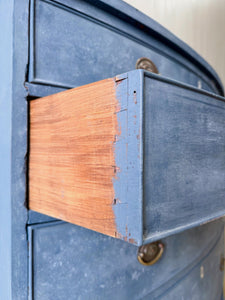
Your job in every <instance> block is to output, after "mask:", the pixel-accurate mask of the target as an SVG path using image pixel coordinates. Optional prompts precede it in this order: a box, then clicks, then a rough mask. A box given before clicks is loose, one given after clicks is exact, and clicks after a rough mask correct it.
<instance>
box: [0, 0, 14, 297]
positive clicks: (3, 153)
mask: <svg viewBox="0 0 225 300" xmlns="http://www.w3.org/2000/svg"><path fill="white" fill-rule="evenodd" d="M0 40H1V47H0V66H1V67H0V72H1V73H0V79H1V80H0V83H1V84H0V137H1V140H0V165H1V168H0V298H2V299H3V298H4V299H11V297H12V278H11V269H12V257H11V254H12V244H11V243H12V241H11V234H12V217H11V216H12V213H11V130H12V123H11V122H12V77H13V75H12V69H13V66H12V64H13V62H12V53H13V1H12V0H11V1H7V2H3V1H1V2H0Z"/></svg>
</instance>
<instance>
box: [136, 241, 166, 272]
mask: <svg viewBox="0 0 225 300" xmlns="http://www.w3.org/2000/svg"><path fill="white" fill-rule="evenodd" d="M163 251H164V245H163V243H162V242H154V243H150V244H147V245H143V246H141V247H139V249H138V256H137V258H138V261H139V263H141V264H142V265H144V266H151V265H154V264H155V263H156V262H157V261H158V260H159V259H160V258H161V256H162V254H163Z"/></svg>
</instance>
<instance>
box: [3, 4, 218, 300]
mask: <svg viewBox="0 0 225 300" xmlns="http://www.w3.org/2000/svg"><path fill="white" fill-rule="evenodd" d="M35 2H36V6H35ZM59 2H61V4H62V5H61V4H60V3H59ZM35 7H36V8H35ZM34 9H35V14H34V15H33V14H32V12H34ZM0 16H1V17H0V24H1V26H0V37H1V42H2V43H1V47H0V64H1V71H0V72H1V73H0V74H1V75H0V76H1V84H2V85H1V89H0V133H1V142H0V161H1V169H0V185H1V189H0V228H1V229H0V266H1V267H0V299H3V300H6V299H7V300H11V299H13V300H17V299H18V300H23V299H24V300H25V299H27V297H28V290H29V297H30V300H31V299H35V300H38V299H41V300H43V299H46V300H47V299H50V300H51V299H54V300H55V299H60V300H63V299H74V298H76V299H90V298H91V299H140V298H145V299H158V298H160V297H161V298H162V297H163V299H168V300H172V299H173V300H174V299H176V297H178V299H180V298H182V297H183V299H189V298H187V297H188V296H189V294H190V290H191V288H192V287H193V291H192V295H193V296H194V297H196V299H200V298H201V296H202V295H204V299H207V300H211V299H217V298H218V299H219V298H220V295H221V294H222V279H223V273H222V272H221V271H220V270H219V262H220V258H221V255H222V254H223V252H224V250H223V226H224V224H223V220H222V219H220V220H218V221H215V222H211V223H209V224H206V225H204V226H199V227H196V228H192V229H191V230H186V231H184V232H183V233H180V234H176V235H173V236H171V237H168V238H166V239H163V242H164V243H165V245H166V250H165V252H164V255H163V257H162V259H161V260H160V261H159V262H158V263H157V264H156V265H154V266H153V267H150V268H146V267H144V266H142V265H140V264H139V263H138V262H137V259H136V255H137V247H136V246H134V245H131V244H129V243H125V242H124V241H121V240H116V239H113V238H110V237H107V236H104V235H101V234H98V233H95V232H93V231H90V230H86V229H84V228H81V227H78V226H74V225H71V224H66V223H63V222H56V221H54V220H53V219H51V218H49V217H46V216H44V215H41V214H37V213H35V212H30V215H29V221H28V214H27V209H26V207H25V201H26V152H27V102H26V96H27V95H29V96H32V97H42V96H46V95H49V94H52V93H55V92H58V91H61V90H65V89H66V88H68V87H75V86H78V85H81V84H86V83H89V82H93V81H96V80H100V79H103V78H107V77H111V76H115V74H119V73H124V72H128V71H130V70H132V69H134V66H135V62H136V60H137V59H138V58H139V57H141V56H149V58H151V59H152V60H153V61H154V62H155V63H156V65H157V67H158V68H159V70H160V73H161V74H162V75H163V76H168V77H170V78H173V79H176V80H180V81H182V82H184V83H187V84H191V85H193V86H197V84H198V81H199V80H200V81H201V83H202V87H203V89H205V90H208V91H212V92H215V93H218V94H223V88H222V86H221V83H220V80H219V79H218V77H217V75H216V74H215V73H214V71H213V70H212V69H211V67H210V66H209V65H208V64H207V63H205V62H204V60H203V59H202V58H200V57H199V56H198V55H196V53H195V52H194V51H193V50H191V49H190V48H189V47H188V46H187V45H185V44H183V43H182V42H181V41H179V40H178V39H177V38H175V37H174V36H173V35H172V34H170V33H169V32H168V31H167V30H165V29H164V28H162V27H161V26H160V25H159V24H157V23H156V22H154V21H153V20H151V19H149V18H148V17H146V16H144V15H143V14H141V13H140V12H138V11H136V10H135V9H134V8H131V7H130V6H129V5H127V4H125V3H124V2H122V1H119V0H109V1H100V0H98V1H91V0H90V1H82V0H76V1H74V0H61V1H53V0H52V1H49V0H46V1H41V0H36V1H31V5H30V15H29V1H25V0H21V1H11V0H9V1H5V2H3V1H2V2H1V4H0ZM29 20H30V23H29ZM29 26H30V28H29ZM29 29H30V31H29ZM92 31H93V32H94V35H93V36H90V33H91V32H92ZM28 32H30V36H29V37H28ZM93 37H94V38H93ZM29 39H30V40H29ZM33 42H34V43H33ZM28 52H29V56H30V57H29V60H28ZM27 68H28V71H29V72H28V73H29V74H28V75H29V76H27ZM135 74H136V73H132V74H131V73H130V74H129V77H130V82H128V83H127V92H128V93H127V98H126V99H127V101H132V99H133V98H132V97H133V94H132V93H133V91H132V88H133V86H136V87H137V88H136V92H137V99H142V98H143V97H145V96H144V95H146V94H145V93H144V94H143V91H144V90H145V88H146V86H144V89H143V90H142V89H141V87H142V84H141V83H140V76H141V75H140V74H141V73H140V72H137V74H139V75H137V76H136V75H135ZM26 80H27V81H30V82H29V83H26V86H27V91H26V88H25V86H24V85H25V81H26ZM164 81H165V80H164ZM166 82H167V83H168V80H167V79H166ZM123 84H125V83H123ZM168 84H169V83H168ZM169 85H170V84H169ZM172 85H173V88H171V90H170V91H171V92H172V90H173V91H175V86H176V85H177V83H176V84H175V83H173V84H172ZM178 85H179V84H178ZM154 87H155V88H156V85H154ZM121 89H122V87H121ZM138 91H139V92H138ZM155 92H156V90H155ZM118 93H119V90H118ZM121 93H123V89H122V91H121ZM165 94H166V92H165ZM203 96H204V97H206V96H207V95H206V94H204V92H202V97H203ZM207 97H208V96H207ZM210 97H211V96H210ZM214 100H215V99H214ZM214 100H213V101H214ZM138 103H139V104H138V105H139V108H140V112H141V111H142V108H141V102H138ZM127 104H128V103H127ZM129 104H130V103H129ZM128 106H129V105H128ZM132 109H133V108H132ZM132 109H131V110H129V112H128V113H127V120H128V118H129V117H131V119H132V114H130V115H129V113H130V112H131V111H132ZM210 112H211V109H210ZM209 114H210V113H209ZM118 117H119V119H120V116H119V115H118ZM142 117H143V116H142ZM144 119H145V118H144ZM144 119H142V118H141V114H140V115H139V119H138V122H139V125H140V124H141V123H142V124H144ZM129 120H130V119H129ZM219 120H222V119H221V116H220V117H219V118H217V121H218V122H219ZM120 121H121V124H122V126H124V127H125V124H124V123H122V121H123V118H122V120H121V119H120ZM129 123H130V121H129ZM131 123H132V122H131ZM132 128H133V130H135V128H136V127H132V126H131V127H130V129H129V128H128V127H127V131H128V130H132ZM219 132H220V133H221V131H219ZM130 133H131V135H132V134H134V133H136V132H135V131H134V132H130ZM144 133H145V131H143V135H144ZM217 134H218V133H217ZM221 134H222V133H221ZM221 137H222V135H221ZM143 141H144V139H143ZM118 142H120V141H118ZM126 142H127V143H128V144H129V140H128V139H127V141H126ZM137 146H138V143H135V147H136V148H135V149H136V150H135V152H132V153H133V154H135V153H136V154H137V153H138V152H140V153H141V152H142V151H143V154H144V156H143V157H145V151H146V150H145V149H144V148H143V149H141V148H137ZM121 147H124V144H123V143H122V144H121ZM218 149H219V148H218ZM220 149H221V148H220ZM211 152H212V151H211ZM211 152H210V153H211ZM132 153H131V154H130V155H129V156H128V157H130V158H131V161H132V162H133V161H134V159H133V157H132ZM136 154H135V157H136ZM216 155H217V157H218V158H219V157H221V156H220V153H218V152H217V153H216ZM117 159H118V158H117ZM118 163H119V164H120V165H123V161H122V159H121V160H120V159H118ZM215 164H219V163H218V161H216V160H215ZM144 165H145V164H144ZM141 166H142V164H141V160H140V161H139V163H138V164H137V165H134V167H135V168H136V169H138V170H139V171H138V172H139V176H137V177H135V176H134V174H133V173H132V172H131V170H132V166H131V167H130V169H129V168H128V169H127V171H126V175H127V177H126V176H124V173H123V170H122V169H121V170H122V171H121V173H118V177H119V176H120V178H121V179H122V180H124V181H127V183H126V184H127V185H128V182H130V180H131V181H132V180H133V181H132V182H134V185H133V186H131V189H129V192H130V194H131V197H130V198H129V201H128V202H127V203H129V206H128V208H126V216H127V218H126V221H124V220H123V219H122V217H123V213H124V212H123V213H122V212H121V211H119V208H118V209H117V208H115V214H116V215H117V217H118V219H120V221H119V222H118V224H117V226H118V228H119V230H120V231H121V232H122V233H123V234H124V235H126V234H127V232H129V233H131V235H132V236H133V237H135V239H136V241H137V242H138V243H141V241H142V234H143V231H142V230H144V233H145V230H146V231H147V230H148V231H150V230H155V229H156V228H157V226H159V227H158V228H160V230H162V231H163V230H164V229H165V228H166V227H165V226H166V225H168V224H165V223H163V222H162V220H161V221H160V220H159V221H158V223H157V222H155V223H154V224H153V223H151V220H147V219H146V216H145V213H144V214H143V212H144V210H142V209H141V208H142V207H143V208H144V207H145V208H148V207H149V204H151V199H150V198H148V197H146V194H145V193H143V191H142V189H140V188H138V189H136V188H135V189H134V190H132V188H134V187H135V185H136V186H139V187H140V185H141V182H140V178H142V174H141V168H142V167H141ZM222 166H223V164H221V167H222ZM123 176H124V177H123ZM145 176H146V175H145ZM125 177H126V178H125ZM114 184H116V188H117V187H118V186H117V184H118V183H114ZM218 184H220V181H218ZM119 192H121V191H119V190H118V193H119ZM142 193H143V197H144V201H143V203H142V201H141V200H140V199H141V198H142V196H141V195H142ZM121 196H122V198H123V195H121ZM207 197H208V196H205V199H206V200H207V199H208V198H207ZM133 199H135V201H133ZM217 199H218V198H217ZM215 203H216V202H214V204H215ZM156 204H157V203H156ZM217 204H218V203H217ZM188 205H191V202H190V203H188ZM150 206H151V205H150ZM116 207H117V206H116ZM118 207H119V206H118ZM121 207H122V205H121ZM214 208H215V207H214ZM218 208H220V207H219V206H218ZM185 209H186V211H188V210H187V207H186V208H185ZM207 209H208V208H207V205H206V209H205V210H204V211H205V212H206V211H207ZM150 210H151V209H150ZM145 211H147V210H145ZM142 214H143V218H142ZM201 217H202V216H201ZM28 222H29V223H30V224H33V223H39V224H36V225H29V226H28V236H27V235H26V234H27V231H26V226H27V223H28ZM128 222H129V224H130V225H129V227H128V228H129V231H128V230H127V231H126V227H124V226H125V225H126V224H127V223H128ZM142 222H143V224H142ZM50 225H51V226H50ZM195 225H196V224H195ZM142 226H144V228H142ZM174 232H175V231H174ZM158 236H159V235H158ZM144 238H146V237H145V236H144ZM27 239H28V240H29V252H28V240H27ZM145 241H146V240H145ZM145 241H144V242H145ZM28 262H29V270H28V265H27V264H28ZM202 265H203V266H204V268H205V280H204V279H203V280H202V279H201V278H200V267H201V266H202ZM28 275H29V281H28ZM212 282H213V284H212ZM185 297H186V298H185Z"/></svg>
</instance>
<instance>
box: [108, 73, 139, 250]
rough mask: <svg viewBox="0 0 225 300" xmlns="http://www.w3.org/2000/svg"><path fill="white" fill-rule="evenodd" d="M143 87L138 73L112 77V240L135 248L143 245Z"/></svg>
mask: <svg viewBox="0 0 225 300" xmlns="http://www.w3.org/2000/svg"><path fill="white" fill-rule="evenodd" d="M143 84H144V72H143V71H142V70H135V71H132V72H129V74H128V73H125V74H122V75H119V76H116V77H115V86H116V97H117V100H118V102H119V104H120V110H119V111H118V112H117V121H118V125H119V132H120V135H119V136H118V137H117V140H116V143H115V145H114V151H115V162H116V166H117V170H118V172H117V174H116V175H117V176H116V178H114V179H113V186H114V192H115V201H114V205H113V211H114V215H115V222H116V229H117V232H116V234H115V237H117V238H120V239H122V240H124V241H127V242H129V243H132V244H135V245H142V242H143V178H142V177H143Z"/></svg>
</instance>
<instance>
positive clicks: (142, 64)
mask: <svg viewBox="0 0 225 300" xmlns="http://www.w3.org/2000/svg"><path fill="white" fill-rule="evenodd" d="M135 68H136V69H144V70H146V71H149V72H152V73H156V74H159V71H158V69H157V67H156V65H155V64H154V63H153V62H152V61H151V59H149V58H147V57H141V58H139V59H138V60H137V62H136V66H135Z"/></svg>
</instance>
